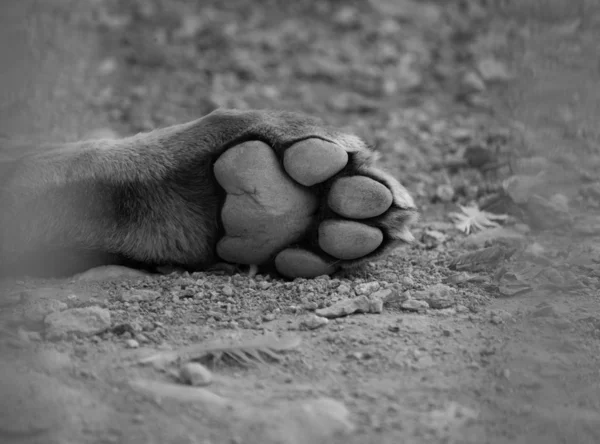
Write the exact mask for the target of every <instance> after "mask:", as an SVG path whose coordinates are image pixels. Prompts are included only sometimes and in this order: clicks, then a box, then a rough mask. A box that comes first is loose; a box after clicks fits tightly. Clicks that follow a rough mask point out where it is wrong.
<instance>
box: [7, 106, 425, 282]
mask: <svg viewBox="0 0 600 444" xmlns="http://www.w3.org/2000/svg"><path fill="white" fill-rule="evenodd" d="M315 137H316V138H321V139H323V140H327V141H330V142H332V143H337V144H339V145H341V146H344V147H345V148H346V149H347V150H348V151H349V153H350V155H351V162H350V163H349V165H348V167H346V169H345V170H344V171H343V172H342V173H343V174H356V173H360V174H365V175H367V176H369V177H372V178H374V179H375V180H378V181H380V182H382V183H384V184H385V185H387V186H388V187H389V188H390V189H391V190H392V192H393V195H394V204H393V209H392V210H391V211H388V212H387V213H385V214H384V215H383V216H382V217H380V218H374V220H372V221H369V222H368V223H370V224H372V225H374V226H377V227H379V228H381V229H382V230H383V231H384V235H385V238H386V242H384V244H385V245H384V246H382V247H381V248H380V249H379V250H378V251H377V252H376V254H381V253H383V252H385V251H387V249H388V248H389V247H391V246H393V245H394V244H395V243H396V242H397V241H409V240H410V233H408V231H407V230H406V226H407V224H408V222H409V221H410V220H412V219H414V217H415V215H416V210H415V205H414V202H413V200H412V198H411V197H410V196H409V195H408V193H407V192H406V190H405V189H404V188H403V187H402V186H401V185H400V184H398V183H397V182H396V181H395V180H394V179H393V178H391V177H390V176H389V175H387V174H385V173H383V172H382V171H381V170H378V169H376V168H374V166H373V154H372V153H371V152H370V151H369V150H368V149H367V147H366V146H365V144H364V143H363V142H362V141H361V140H360V139H358V138H356V137H354V136H349V135H345V134H339V133H337V132H335V131H333V130H330V129H326V128H324V127H323V126H322V125H321V124H320V123H319V121H317V120H316V119H313V118H311V117H307V116H303V115H299V114H295V113H289V112H279V111H259V110H254V111H237V110H217V111H214V112H213V113H211V114H208V115H207V116H205V117H203V118H201V119H198V120H195V121H193V122H189V123H186V124H182V125H176V126H172V127H168V128H163V129H158V130H155V131H152V132H149V133H144V134H138V135H135V136H133V137H128V138H124V139H120V140H92V141H83V142H79V143H74V144H64V145H60V146H48V147H42V146H40V147H36V146H21V147H14V146H13V147H3V149H2V150H1V151H0V208H2V213H1V214H0V273H2V272H3V273H11V274H14V273H17V274H18V273H21V272H28V273H36V274H64V273H73V272H74V271H79V270H78V269H80V270H83V269H85V268H89V267H90V266H95V265H101V264H107V263H119V264H133V265H137V266H159V265H160V266H162V265H174V266H180V267H184V268H188V269H202V268H206V267H208V266H210V265H213V264H214V263H215V262H216V261H217V258H216V255H215V245H216V242H217V240H218V239H219V237H220V235H221V227H220V223H219V213H220V208H221V205H222V203H223V199H224V194H223V191H222V190H221V188H220V187H219V186H218V185H217V183H216V181H215V178H214V176H213V171H212V166H213V163H214V161H215V160H216V159H217V158H218V157H219V156H220V155H221V154H222V153H223V152H224V151H225V150H227V149H228V148H229V147H231V146H234V145H236V144H239V143H241V142H244V141H249V140H260V141H263V142H265V143H267V144H269V145H270V146H271V147H273V149H274V150H275V151H276V152H277V153H278V155H279V156H280V158H281V156H282V154H283V152H284V150H285V149H286V148H287V147H289V146H291V145H292V144H293V143H296V142H299V141H301V140H305V139H308V138H315ZM324 187H327V184H325V185H324ZM323 217H324V216H323ZM355 263H356V262H353V263H348V264H347V265H349V266H351V265H355Z"/></svg>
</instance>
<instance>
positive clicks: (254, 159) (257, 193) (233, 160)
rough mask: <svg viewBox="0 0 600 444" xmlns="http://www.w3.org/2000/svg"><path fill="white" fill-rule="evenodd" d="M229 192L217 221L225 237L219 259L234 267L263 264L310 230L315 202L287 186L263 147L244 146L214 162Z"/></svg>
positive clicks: (303, 191) (278, 166) (307, 194)
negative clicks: (236, 265) (230, 263)
mask: <svg viewBox="0 0 600 444" xmlns="http://www.w3.org/2000/svg"><path fill="white" fill-rule="evenodd" d="M214 172H215V177H216V179H217V181H218V182H219V184H220V185H221V186H222V187H223V188H224V189H225V191H226V192H227V196H226V198H225V204H224V205H223V210H222V212H221V219H222V221H223V227H224V229H225V236H224V237H223V238H222V239H221V240H220V241H219V242H218V244H217V254H218V255H219V256H220V257H221V258H222V259H224V260H226V261H229V262H234V263H238V264H262V263H264V262H266V261H268V260H269V259H271V258H272V257H273V256H274V255H275V254H276V253H277V252H279V251H280V250H281V249H283V248H285V247H286V246H288V245H290V244H292V243H294V242H297V241H298V240H299V239H300V238H301V237H302V236H303V235H304V233H305V232H306V230H307V229H308V228H309V225H310V223H311V220H312V218H313V215H314V213H315V211H316V209H317V206H318V199H317V197H316V196H315V195H314V194H313V193H311V192H310V191H309V190H308V189H306V188H304V187H302V186H300V185H298V184H297V183H295V182H294V181H292V180H290V178H289V177H288V176H287V174H286V173H285V171H284V170H283V168H282V166H281V164H280V163H279V161H278V159H277V157H276V155H275V152H274V151H273V150H272V149H271V147H269V146H268V145H267V144H265V143H262V142H257V141H252V142H245V143H242V144H240V145H237V146H234V147H232V148H230V149H228V150H227V151H226V152H225V153H224V154H223V155H221V157H220V158H219V159H218V160H217V161H216V162H215V166H214Z"/></svg>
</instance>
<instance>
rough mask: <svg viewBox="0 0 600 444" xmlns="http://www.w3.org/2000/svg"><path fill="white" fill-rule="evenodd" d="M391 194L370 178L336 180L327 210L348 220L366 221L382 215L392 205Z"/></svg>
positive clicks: (357, 177) (352, 177)
mask: <svg viewBox="0 0 600 444" xmlns="http://www.w3.org/2000/svg"><path fill="white" fill-rule="evenodd" d="M392 200H393V198H392V192H391V191H390V190H389V189H388V187H386V186H385V185H383V184H382V183H381V182H377V181H375V180H373V179H371V178H370V177H366V176H348V177H342V178H340V179H337V180H336V181H335V182H334V183H333V185H332V187H331V189H330V191H329V196H328V201H327V202H328V204H329V208H331V209H332V210H333V211H335V212H336V213H337V214H339V215H340V216H344V217H347V218H349V219H367V218H369V217H375V216H379V215H381V214H383V213H384V212H385V211H387V209H388V208H389V207H390V206H391V205H392Z"/></svg>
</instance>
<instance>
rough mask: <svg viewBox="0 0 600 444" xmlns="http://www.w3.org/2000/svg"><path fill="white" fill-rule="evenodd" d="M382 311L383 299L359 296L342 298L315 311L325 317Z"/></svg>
mask: <svg viewBox="0 0 600 444" xmlns="http://www.w3.org/2000/svg"><path fill="white" fill-rule="evenodd" d="M382 311H383V300H382V299H379V298H377V297H374V298H371V297H367V296H359V297H357V298H353V299H344V300H341V301H339V302H336V303H335V304H333V305H331V306H329V307H325V308H320V309H318V310H316V311H315V313H316V314H317V315H318V316H323V317H325V318H339V317H343V316H348V315H350V314H354V313H381V312H382Z"/></svg>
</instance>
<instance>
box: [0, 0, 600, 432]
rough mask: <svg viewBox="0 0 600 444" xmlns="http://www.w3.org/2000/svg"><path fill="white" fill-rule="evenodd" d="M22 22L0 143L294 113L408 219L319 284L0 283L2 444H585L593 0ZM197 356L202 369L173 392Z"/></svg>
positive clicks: (119, 275)
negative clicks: (222, 112) (344, 140)
mask: <svg viewBox="0 0 600 444" xmlns="http://www.w3.org/2000/svg"><path fill="white" fill-rule="evenodd" d="M26 4H28V2H22V3H19V5H21V7H23V8H24V6H23V5H26ZM36 8H39V9H37V10H36V11H37V12H36V14H34V15H31V16H30V25H29V26H30V27H29V28H27V29H26V31H27V30H28V31H27V32H29V35H30V36H33V37H32V38H33V42H34V43H35V44H34V45H33V46H31V45H30V44H28V45H24V46H23V48H21V49H22V51H21V52H20V54H21V57H19V58H18V59H19V60H21V61H22V63H23V64H24V65H15V66H14V70H13V71H14V73H17V74H16V75H12V76H9V75H8V74H7V73H8V72H9V70H7V71H6V72H5V73H3V75H5V77H6V79H7V80H6V82H4V86H3V87H2V90H3V91H2V101H3V103H5V104H7V103H8V104H9V105H10V104H13V103H18V104H19V106H18V107H17V108H16V109H17V111H18V112H15V108H14V107H13V108H10V107H9V106H8V105H7V106H5V107H3V110H2V119H0V121H1V127H2V128H1V129H2V132H3V133H5V134H9V135H10V136H11V137H22V135H23V134H26V135H27V137H28V138H36V137H37V138H39V139H40V140H41V139H45V140H48V139H51V140H73V139H76V138H79V137H86V136H89V135H90V134H118V135H128V134H133V133H136V132H139V131H146V130H149V129H151V128H155V127H158V126H165V125H169V124H172V123H175V122H181V121H185V120H189V119H193V118H196V117H198V116H200V115H203V114H205V113H206V112H209V111H211V110H212V109H215V108H216V107H219V106H224V107H238V108H284V109H290V110H296V111H304V112H308V113H311V114H314V115H318V116H320V117H322V118H323V119H324V120H325V121H326V122H327V123H330V124H334V125H337V126H341V127H344V128H347V129H348V130H350V131H352V132H355V133H358V134H360V135H362V136H363V137H365V138H366V139H367V140H368V141H369V142H370V143H371V144H372V145H373V146H374V147H375V148H376V149H377V150H378V151H379V153H380V155H381V156H380V163H381V165H382V166H384V167H385V168H386V169H388V170H389V171H391V172H392V173H393V174H395V175H396V176H397V177H399V178H401V180H402V181H403V183H404V184H405V185H406V186H407V188H409V189H410V190H411V191H412V192H413V194H414V195H415V197H416V198H417V201H418V204H419V207H420V209H421V212H422V214H421V218H420V221H419V222H418V223H417V224H416V226H415V228H414V233H415V235H416V238H417V241H416V242H415V243H414V244H413V245H411V246H408V247H404V248H401V249H399V250H396V251H395V252H394V253H393V254H392V255H391V256H390V257H388V258H386V259H384V260H381V261H377V262H373V263H370V264H369V265H368V266H367V267H365V269H363V270H359V271H355V272H352V273H346V274H343V273H342V274H338V275H334V276H332V277H321V278H317V279H314V280H303V279H297V280H294V281H292V282H289V281H285V280H282V279H279V278H276V277H270V276H264V275H261V274H258V275H256V276H251V275H249V274H248V273H247V271H246V270H236V269H228V268H222V269H220V270H211V271H207V272H201V273H193V274H189V273H181V272H178V271H174V272H172V273H167V271H165V274H163V275H145V274H142V273H141V272H136V271H132V270H123V269H119V268H110V269H103V270H93V271H91V272H88V273H86V274H83V275H78V276H75V277H73V278H69V279H63V280H58V279H56V280H36V279H33V278H19V279H12V280H6V281H4V282H2V287H1V288H2V293H3V296H2V304H1V311H0V317H1V318H2V321H3V331H4V332H5V334H4V335H3V337H2V355H1V359H0V367H1V369H0V373H1V374H2V378H1V380H0V392H1V393H2V401H1V402H0V406H1V409H2V415H1V416H0V438H1V440H2V442H6V443H9V442H10V443H12V442H14V443H128V444H129V443H202V444H207V443H286V444H287V443H298V444H305V443H306V444H309V443H310V444H312V443H319V442H323V443H325V442H327V443H332V442H345V443H404V442H407V443H438V442H443V443H477V444H482V443H509V442H510V443H597V442H600V415H599V413H598V412H599V411H600V384H599V382H598V381H600V374H599V373H600V365H599V364H600V362H599V361H600V353H599V351H600V303H599V300H598V298H599V294H598V292H599V279H600V274H599V268H598V264H599V263H600V262H599V261H600V223H599V221H600V218H599V214H600V183H599V182H598V175H597V171H598V167H599V166H600V155H599V154H600V153H599V151H598V141H599V138H600V133H599V132H598V127H597V122H598V119H599V118H600V107H599V106H598V103H600V97H598V95H599V94H600V80H599V79H600V77H599V76H598V69H599V66H598V53H597V42H598V41H599V40H598V39H599V38H600V6H598V5H596V4H595V2H592V1H585V0H579V1H576V2H569V1H568V0H521V1H517V0H514V1H510V0H509V1H502V2H500V1H499V2H489V1H488V2H475V1H473V2H459V1H446V2H415V3H412V2H409V1H386V0H373V1H370V2H361V1H343V2H337V1H336V2H334V1H299V2H289V3H284V2H275V1H270V0H265V1H263V2H251V1H248V0H237V1H234V2H217V1H214V2H213V1H205V2H194V1H191V0H178V1H172V0H169V1H167V0H151V1H142V0H139V1H129V2H120V1H117V0H103V1H101V0H98V1H90V2H73V1H71V0H56V1H53V2H50V3H43V4H37V6H36ZM23 11H25V9H22V10H21V11H20V12H19V11H17V12H15V13H16V14H23ZM15 41H17V40H15ZM32 47H33V48H34V49H35V51H32V50H31V48H32ZM16 48H19V46H16ZM1 51H2V54H3V57H4V58H7V57H10V60H12V59H15V57H14V53H13V51H14V48H12V47H11V48H8V47H7V46H6V45H4V46H2V47H1ZM17 52H19V51H17ZM11 56H12V57H11ZM11 66H13V65H11ZM23 66H25V67H27V68H28V69H27V70H26V71H23V76H22V77H20V76H19V74H20V73H21V71H19V70H20V69H24V68H23ZM13 71H10V72H13ZM25 74H27V75H25ZM27 82H29V83H27ZM24 83H26V84H27V85H29V86H23V84H24ZM32 85H33V86H32ZM33 91H35V94H33V93H32V92H33ZM15 97H16V98H17V99H16V101H15ZM23 97H26V98H27V100H21V99H22V98H23ZM19 98H21V99H19ZM11 100H13V101H12V102H11ZM507 179H508V182H504V181H505V180H507ZM503 183H504V186H503ZM473 201H475V202H477V204H478V205H479V208H481V209H486V210H487V211H488V212H492V213H495V214H503V215H504V214H506V215H508V217H506V218H504V220H502V221H500V224H501V225H502V226H500V227H496V226H492V227H487V228H485V227H484V229H483V230H478V229H477V227H476V226H475V227H472V232H471V233H470V234H465V233H463V232H461V231H460V230H459V229H457V227H456V225H455V222H454V220H453V218H452V217H451V216H450V215H449V214H450V213H451V212H460V209H459V206H458V205H463V206H464V205H467V204H469V203H470V202H473ZM484 214H485V213H484ZM488 216H489V215H488ZM490 217H491V216H490ZM468 222H469V223H470V224H471V226H472V225H474V224H473V219H469V220H468ZM488 222H489V221H488ZM107 276H108V277H109V278H107ZM365 301H366V302H365ZM339 304H345V307H346V311H345V312H343V313H338V314H339V316H338V315H336V314H335V312H336V310H337V311H339V310H338V308H337V307H338V306H339ZM352 304H355V305H352ZM349 306H351V307H350V308H348V307H349ZM328 307H329V308H330V311H332V312H334V314H333V315H330V316H331V318H330V319H329V320H326V319H327V318H325V317H324V316H319V314H321V315H323V314H324V313H325V312H324V311H323V310H324V309H325V308H328ZM357 307H359V308H361V310H362V312H361V310H358V311H356V310H355V309H356V308H357ZM341 314H343V316H342V315H341ZM277 338H284V339H285V338H288V339H289V340H286V341H284V342H285V343H280V342H278V339H277ZM290 338H291V339H290ZM298 340H300V342H299V343H298V342H297V341H298ZM248 341H259V342H258V343H248ZM215 344H216V345H215ZM257 344H258V345H257ZM188 346H193V347H192V349H186V348H185V347H188ZM210 347H216V348H210ZM227 347H230V348H227ZM278 347H279V348H284V349H285V350H278ZM167 351H178V352H179V354H176V355H175V356H174V357H173V356H171V358H170V359H168V358H169V355H168V354H167V355H165V354H164V353H166V352H167ZM155 353H159V354H160V355H159V358H160V359H158V360H154V361H152V362H150V363H146V364H145V365H143V364H142V363H140V361H141V360H144V359H145V358H146V359H148V357H150V356H152V355H154V354H155ZM205 355H206V356H213V358H214V357H221V358H222V359H213V360H212V361H210V360H207V359H203V360H202V362H203V363H204V364H205V365H206V367H207V368H208V370H209V372H207V371H206V369H204V370H202V369H201V371H200V372H199V373H194V375H196V376H194V377H195V378H198V379H194V378H192V377H189V374H188V373H189V372H192V373H193V372H194V371H197V370H198V369H197V367H191V369H190V368H188V367H186V366H187V365H188V364H189V362H190V361H197V360H199V359H200V357H202V356H204V358H206V356H205ZM269 356H270V357H269ZM276 357H277V359H273V358H276ZM232 358H237V359H232ZM182 367H186V368H187V370H186V371H188V373H184V374H183V376H182V373H180V368H182ZM194 369H196V370H194ZM186 375H187V376H186ZM210 379H211V380H210ZM192 380H193V381H195V383H194V384H196V385H197V386H191V385H189V384H190V382H191V381H192ZM200 385H202V387H199V386H200Z"/></svg>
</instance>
